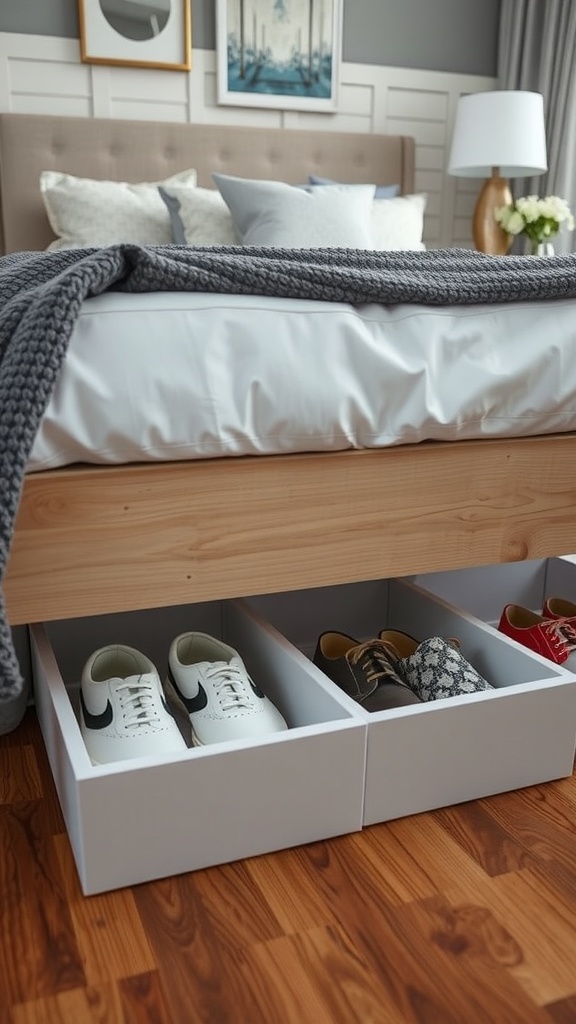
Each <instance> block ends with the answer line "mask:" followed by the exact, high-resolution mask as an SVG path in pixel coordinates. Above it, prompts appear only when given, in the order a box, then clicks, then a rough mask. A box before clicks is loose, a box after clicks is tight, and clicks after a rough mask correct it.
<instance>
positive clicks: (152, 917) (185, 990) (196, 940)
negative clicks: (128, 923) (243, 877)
mask: <svg viewBox="0 0 576 1024" xmlns="http://www.w3.org/2000/svg"><path fill="white" fill-rule="evenodd" d="M134 898H135V901H136V905H137V908H138V911H139V915H140V919H141V921H142V924H143V927H144V929H145V931H146V934H147V935H148V937H149V940H150V944H151V946H152V949H153V951H154V956H155V960H156V964H157V965H158V969H159V971H160V973H161V975H162V977H163V978H164V979H165V984H164V997H165V1000H166V1004H167V1006H168V1011H169V1014H170V1021H171V1022H172V1024H210V1022H211V1021H218V1020H222V1021H230V1022H233V1021H235V1020H238V1019H240V1020H241V1019H242V1018H241V1017H240V1018H238V1017H237V1014H238V1008H239V1007H240V1008H243V1007H244V998H245V984H244V980H243V977H242V974H241V971H240V967H239V959H240V955H241V954H240V953H234V954H229V953H228V952H227V950H226V949H222V948H221V946H220V942H219V937H218V936H219V929H218V927H215V926H214V924H213V922H212V920H211V917H210V915H209V913H208V912H207V911H206V908H205V907H204V904H203V901H202V897H201V895H200V893H199V891H198V889H197V886H196V882H195V876H194V875H185V876H179V877H177V878H171V879H164V880H162V881H160V882H156V883H154V884H147V885H141V886H138V887H137V888H136V889H135V890H134ZM241 907H242V911H243V913H244V914H246V916H247V917H249V915H250V904H248V906H246V903H245V902H244V901H243V902H242V904H241ZM260 1019H261V1018H260V1017H259V1014H258V1008H257V1007H251V1008H250V1017H249V1018H248V1020H250V1024H258V1022H259V1020H260Z"/></svg>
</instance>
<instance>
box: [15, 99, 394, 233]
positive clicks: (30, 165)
mask: <svg viewBox="0 0 576 1024" xmlns="http://www.w3.org/2000/svg"><path fill="white" fill-rule="evenodd" d="M189 167H194V168H196V170H197V172H198V184H199V185H203V186H204V187H205V188H213V187H214V183H213V181H212V177H211V175H212V172H213V171H220V172H222V173H224V174H236V175H239V176H241V177H252V178H275V179H278V180H282V181H288V182H291V183H293V184H296V183H300V182H304V181H306V178H307V176H308V175H309V174H319V175H323V176H324V177H328V178H334V179H336V180H338V181H344V182H346V181H348V182H357V183H361V182H374V183H375V184H382V185H384V184H392V183H397V184H399V185H400V191H401V192H411V191H412V189H413V187H414V140H413V139H412V138H410V137H408V136H400V135H361V134H342V133H336V132H324V131H323V132H314V131H301V130H299V131H293V130H289V129H267V128H243V127H235V126H231V125H225V126H220V125H206V124H171V123H168V122H162V121H160V122H156V121H155V122H149V121H116V120H107V119H98V118H78V117H53V116H50V115H35V114H0V203H1V207H0V213H1V217H0V233H1V237H0V242H1V243H2V251H3V252H16V251H18V250H22V249H45V248H46V246H47V245H48V243H49V242H50V241H51V240H52V239H53V237H54V236H53V234H52V231H51V229H50V226H49V224H48V221H47V219H46V214H45V212H44V207H43V204H42V200H41V197H40V190H39V184H38V182H39V176H40V172H41V171H43V170H59V171H65V172H67V173H69V174H75V175H78V176H79V177H90V178H108V179H111V180H115V181H156V180H160V179H162V178H165V177H167V176H168V175H169V174H174V173H175V172H176V171H181V170H185V169H186V168H189Z"/></svg>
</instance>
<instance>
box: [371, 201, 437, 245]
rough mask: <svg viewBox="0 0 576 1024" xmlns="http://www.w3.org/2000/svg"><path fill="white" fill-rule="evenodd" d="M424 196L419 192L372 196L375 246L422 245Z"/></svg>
mask: <svg viewBox="0 0 576 1024" xmlns="http://www.w3.org/2000/svg"><path fill="white" fill-rule="evenodd" d="M426 198H427V197H426V195H425V194H424V193H422V194H417V195H410V196H398V197H397V198H396V199H375V200H374V203H373V204H372V232H373V237H374V248H375V249H380V250H385V249H414V250H422V249H425V248H426V246H425V245H424V243H423V241H422V233H423V231H424V210H425V209H426Z"/></svg>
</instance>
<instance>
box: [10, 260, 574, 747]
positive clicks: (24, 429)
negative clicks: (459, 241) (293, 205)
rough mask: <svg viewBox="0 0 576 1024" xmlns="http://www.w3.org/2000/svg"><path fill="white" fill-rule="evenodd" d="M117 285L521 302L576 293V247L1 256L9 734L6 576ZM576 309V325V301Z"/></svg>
mask: <svg viewBox="0 0 576 1024" xmlns="http://www.w3.org/2000/svg"><path fill="white" fill-rule="evenodd" d="M110 289H116V290H122V291H127V292H147V291H201V292H228V293H236V294H239V293H241V294H260V295H272V296H274V295H276V296H282V297H293V298H303V299H320V300H325V301H328V302H348V303H351V304H353V305H358V304H360V303H366V302H379V303H401V302H403V303H424V304H433V305H446V304H454V303H465V304H470V303H481V302H516V301H520V300H538V299H545V298H546V299H550V298H568V297H576V255H569V256H556V257H551V258H545V259H534V258H532V257H525V256H516V257H515V256H508V257H505V258H502V257H490V256H484V255H482V254H479V253H474V252H470V251H467V250H457V249H452V250H447V249H446V250H432V251H430V252H424V253H413V252H391V253H374V252H364V251H362V252H360V251H357V250H334V249H332V250H328V249H313V250H278V249H252V248H240V247H235V248H221V249H194V248H184V247H177V246H161V247H155V248H142V247H139V246H133V245H117V246H113V247H111V248H109V249H90V250H67V251H63V252H54V253H18V254H16V255H13V256H6V257H3V258H2V259H0V734H2V733H3V732H7V731H9V730H10V729H12V728H14V727H15V726H16V725H17V724H19V721H20V718H21V717H22V715H23V713H24V708H25V701H23V691H24V684H23V680H22V676H21V673H20V669H19V665H18V661H17V658H16V654H15V650H14V646H13V641H12V634H11V630H10V627H9V625H8V621H7V616H6V611H5V604H4V597H3V591H2V581H3V578H4V572H5V569H6V565H7V562H8V555H9V552H10V543H11V539H12V533H13V525H14V520H15V516H16V513H17V510H18V505H19V501H20V496H21V491H22V485H23V480H24V473H25V469H26V464H27V461H28V457H29V455H30V452H31V450H32V446H33V443H34V438H35V436H36V432H37V430H38V427H39V424H40V420H41V418H42V416H43V414H44V411H45V409H46V406H47V404H48V400H49V398H50V395H51V393H52V390H53V388H54V384H55V382H56V379H57V377H58V374H59V372H60V369H61V367H62V364H63V361H64V359H65V357H66V349H67V346H68V341H69V338H70V335H71V333H72V330H73V328H74V323H75V321H76V318H77V316H78V312H79V309H80V306H81V303H82V302H83V300H84V299H85V298H87V297H89V296H92V295H98V294H100V293H101V292H105V291H107V290H110ZM574 315H575V326H576V304H575V313H574ZM270 344H274V340H273V338H271V339H270Z"/></svg>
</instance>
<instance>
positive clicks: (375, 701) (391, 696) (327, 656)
mask: <svg viewBox="0 0 576 1024" xmlns="http://www.w3.org/2000/svg"><path fill="white" fill-rule="evenodd" d="M313 661H314V664H315V665H317V666H318V668H319V669H321V670H322V672H324V674H325V675H327V676H328V678H329V679H331V680H332V682H334V683H336V685H337V686H339V687H340V689H341V690H344V693H347V694H348V696H349V697H352V698H353V700H355V701H357V702H358V704H361V705H362V707H363V708H365V709H366V711H385V710H388V709H389V708H399V707H404V706H405V705H407V704H419V703H420V700H419V698H418V697H417V696H416V695H415V694H414V693H412V691H411V690H410V689H409V687H408V686H407V684H406V680H405V679H404V678H403V677H402V676H401V675H400V674H399V672H398V670H397V665H396V658H395V656H394V652H393V651H391V650H390V648H389V647H388V646H387V645H386V644H384V643H382V641H380V640H366V641H365V642H363V643H361V642H360V641H359V640H355V639H354V638H353V637H351V636H348V635H347V634H346V633H334V632H327V633H322V634H321V636H320V637H319V638H318V642H317V644H316V651H315V653H314V658H313Z"/></svg>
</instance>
